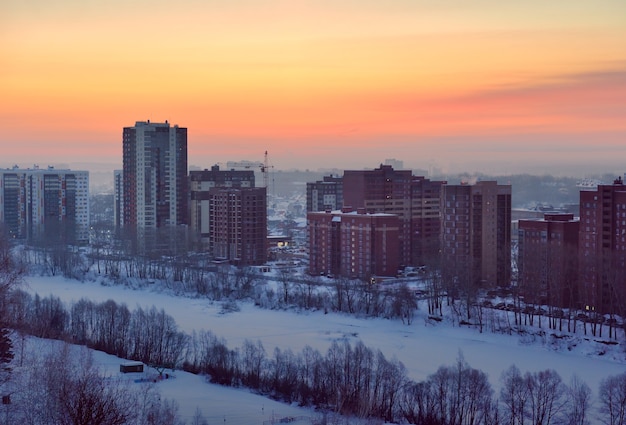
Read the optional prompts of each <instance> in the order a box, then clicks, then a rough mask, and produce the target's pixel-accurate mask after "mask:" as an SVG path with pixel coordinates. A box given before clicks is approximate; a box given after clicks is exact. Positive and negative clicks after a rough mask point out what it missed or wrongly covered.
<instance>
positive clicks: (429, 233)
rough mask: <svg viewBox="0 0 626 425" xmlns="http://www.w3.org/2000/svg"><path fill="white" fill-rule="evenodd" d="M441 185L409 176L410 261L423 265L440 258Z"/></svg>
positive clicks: (441, 183)
mask: <svg viewBox="0 0 626 425" xmlns="http://www.w3.org/2000/svg"><path fill="white" fill-rule="evenodd" d="M444 184H446V182H445V181H435V180H429V179H427V178H425V177H423V176H413V178H412V180H411V241H410V243H411V260H410V261H409V263H408V264H412V265H418V266H421V265H427V264H428V263H431V262H432V261H437V260H436V258H437V259H438V257H439V254H440V236H441V209H440V205H441V191H442V189H441V188H442V187H443V185H444Z"/></svg>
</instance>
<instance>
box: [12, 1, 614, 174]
mask: <svg viewBox="0 0 626 425" xmlns="http://www.w3.org/2000/svg"><path fill="white" fill-rule="evenodd" d="M0 58H1V59H0V93H1V94H2V99H3V101H2V102H1V103H0V124H1V125H2V128H3V134H2V136H1V137H0V146H2V152H3V154H2V160H1V163H0V166H2V167H8V166H12V165H13V164H14V163H15V164H19V165H20V166H31V165H32V164H33V162H35V163H39V164H40V165H44V166H45V165H47V164H49V163H52V164H54V163H63V164H71V166H72V167H76V166H77V164H90V165H87V166H85V165H83V168H95V167H97V166H96V164H97V163H100V164H105V167H106V166H109V168H111V169H113V168H118V167H119V166H120V165H121V134H122V128H123V127H125V126H132V125H133V124H134V123H135V121H141V120H148V119H149V120H152V121H155V122H164V121H165V120H169V122H170V123H172V124H178V125H180V126H183V127H187V128H188V129H189V164H190V165H196V166H200V167H209V166H210V165H212V164H214V163H217V162H226V161H228V160H239V159H246V160H262V157H263V152H264V151H269V153H270V156H271V161H272V162H273V164H275V165H276V167H277V168H279V169H291V168H300V169H304V168H311V169H317V168H340V169H349V168H362V167H375V166H377V165H378V163H380V162H381V161H382V160H383V159H385V158H398V159H401V160H403V161H404V164H405V166H406V167H409V168H411V167H413V168H427V167H429V166H436V167H438V168H440V169H442V170H444V171H480V172H485V173H505V172H506V173H512V172H529V173H553V174H568V175H580V174H584V173H591V172H619V173H621V172H623V171H624V170H623V169H622V168H623V166H622V163H623V161H622V158H623V154H625V153H626V143H624V141H625V140H626V137H625V136H626V119H624V118H625V117H626V103H625V102H624V99H626V2H624V1H622V0H607V1H600V2H588V1H583V0H577V1H556V2H554V1H553V2H530V3H529V2H502V1H495V0H482V1H472V2H460V1H432V0H421V1H417V0H411V1H404V0H392V1H384V2H383V1H373V0H359V1H340V2H336V1H281V0H271V1H265V2H255V1H244V2H239V1H237V2H229V1H210V2H199V1H193V0H183V1H181V2H177V3H176V4H175V5H174V4H172V3H171V2H164V1H143V0H141V1H133V2H130V3H129V2H125V1H120V0H111V1H109V2H84V1H72V0H62V1H58V2H46V1H34V2H33V1H31V2H23V1H18V0H6V1H3V2H2V6H0Z"/></svg>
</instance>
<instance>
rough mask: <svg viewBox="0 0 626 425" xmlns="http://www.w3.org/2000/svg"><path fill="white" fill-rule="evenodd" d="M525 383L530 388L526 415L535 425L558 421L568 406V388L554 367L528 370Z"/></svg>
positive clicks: (547, 424)
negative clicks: (535, 370)
mask: <svg viewBox="0 0 626 425" xmlns="http://www.w3.org/2000/svg"><path fill="white" fill-rule="evenodd" d="M524 383H525V384H526V388H527V390H528V403H527V405H526V407H527V408H528V410H527V412H526V416H527V417H528V418H529V419H530V420H531V423H533V424H535V425H550V424H553V423H558V422H559V420H560V419H561V414H562V413H563V412H564V409H565V408H566V406H567V403H566V402H567V398H566V394H567V388H566V386H565V384H563V382H562V381H561V377H560V376H559V374H558V373H556V372H555V371H554V370H552V369H547V370H544V371H539V372H536V373H532V374H531V373H530V372H527V373H526V375H525V376H524Z"/></svg>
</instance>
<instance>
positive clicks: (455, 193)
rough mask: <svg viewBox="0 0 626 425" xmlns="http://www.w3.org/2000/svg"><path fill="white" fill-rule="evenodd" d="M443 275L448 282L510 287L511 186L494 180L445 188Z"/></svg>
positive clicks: (443, 202)
mask: <svg viewBox="0 0 626 425" xmlns="http://www.w3.org/2000/svg"><path fill="white" fill-rule="evenodd" d="M441 213H442V231H441V244H442V245H441V250H442V262H443V264H442V272H443V278H444V279H446V280H447V281H449V282H458V283H459V284H460V285H473V286H474V287H495V286H508V285H509V284H510V280H511V186H510V185H499V184H497V182H494V181H481V182H477V183H476V184H474V185H469V184H460V185H444V186H443V188H442V195H441Z"/></svg>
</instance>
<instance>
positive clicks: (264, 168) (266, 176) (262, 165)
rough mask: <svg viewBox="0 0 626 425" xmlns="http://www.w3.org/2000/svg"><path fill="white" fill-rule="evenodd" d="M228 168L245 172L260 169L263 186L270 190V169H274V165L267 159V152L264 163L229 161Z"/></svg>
mask: <svg viewBox="0 0 626 425" xmlns="http://www.w3.org/2000/svg"><path fill="white" fill-rule="evenodd" d="M226 168H228V169H229V170H230V169H235V168H243V169H245V170H249V169H251V168H258V169H260V170H261V173H263V185H264V186H265V188H266V189H268V190H269V184H268V183H269V171H270V168H274V166H273V165H269V160H268V157H267V151H265V158H264V161H263V162H257V161H228V162H227V163H226Z"/></svg>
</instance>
